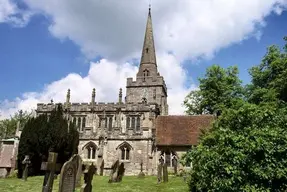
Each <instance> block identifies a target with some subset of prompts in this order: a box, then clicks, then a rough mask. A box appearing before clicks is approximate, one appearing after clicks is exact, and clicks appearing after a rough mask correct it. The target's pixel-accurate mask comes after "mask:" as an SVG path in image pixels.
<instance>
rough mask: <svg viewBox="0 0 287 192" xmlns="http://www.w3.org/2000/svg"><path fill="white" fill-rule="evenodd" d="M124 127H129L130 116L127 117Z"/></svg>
mask: <svg viewBox="0 0 287 192" xmlns="http://www.w3.org/2000/svg"><path fill="white" fill-rule="evenodd" d="M126 128H130V117H127V122H126Z"/></svg>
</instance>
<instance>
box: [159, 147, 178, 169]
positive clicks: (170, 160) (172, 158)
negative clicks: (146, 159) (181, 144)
mask: <svg viewBox="0 0 287 192" xmlns="http://www.w3.org/2000/svg"><path fill="white" fill-rule="evenodd" d="M161 156H162V157H163V160H164V163H166V164H167V166H168V167H173V166H175V163H177V156H176V154H175V153H174V152H173V151H170V150H165V151H162V152H161Z"/></svg>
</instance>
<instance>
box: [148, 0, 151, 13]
mask: <svg viewBox="0 0 287 192" xmlns="http://www.w3.org/2000/svg"><path fill="white" fill-rule="evenodd" d="M150 10H151V0H149V4H148V11H149V13H150Z"/></svg>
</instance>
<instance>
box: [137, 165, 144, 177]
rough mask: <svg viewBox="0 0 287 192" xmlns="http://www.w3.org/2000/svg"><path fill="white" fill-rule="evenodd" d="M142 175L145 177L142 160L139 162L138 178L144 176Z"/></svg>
mask: <svg viewBox="0 0 287 192" xmlns="http://www.w3.org/2000/svg"><path fill="white" fill-rule="evenodd" d="M144 177H145V174H144V172H143V162H141V172H140V173H139V175H138V178H144Z"/></svg>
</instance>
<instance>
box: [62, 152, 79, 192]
mask: <svg viewBox="0 0 287 192" xmlns="http://www.w3.org/2000/svg"><path fill="white" fill-rule="evenodd" d="M79 158H80V156H79V155H73V156H72V157H71V159H70V160H69V161H67V162H66V163H65V164H64V165H63V167H62V169H61V174H60V182H59V192H74V191H75V188H76V175H77V171H78V164H79Z"/></svg>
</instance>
